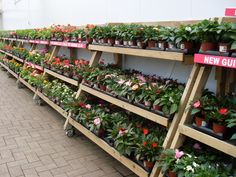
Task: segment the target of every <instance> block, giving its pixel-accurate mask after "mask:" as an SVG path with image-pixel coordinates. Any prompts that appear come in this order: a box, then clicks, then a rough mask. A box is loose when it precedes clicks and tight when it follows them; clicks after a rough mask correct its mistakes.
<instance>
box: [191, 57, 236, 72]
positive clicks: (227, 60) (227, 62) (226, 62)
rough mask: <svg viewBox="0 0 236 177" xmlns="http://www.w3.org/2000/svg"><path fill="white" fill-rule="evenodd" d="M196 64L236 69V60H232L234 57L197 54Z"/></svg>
mask: <svg viewBox="0 0 236 177" xmlns="http://www.w3.org/2000/svg"><path fill="white" fill-rule="evenodd" d="M194 62H195V63H202V64H206V65H213V66H222V67H227V68H234V69H236V58H232V57H225V56H215V55H205V54H195V55H194Z"/></svg>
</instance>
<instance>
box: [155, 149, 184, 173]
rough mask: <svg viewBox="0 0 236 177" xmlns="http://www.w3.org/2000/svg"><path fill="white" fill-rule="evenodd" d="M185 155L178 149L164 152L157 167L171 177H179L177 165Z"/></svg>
mask: <svg viewBox="0 0 236 177" xmlns="http://www.w3.org/2000/svg"><path fill="white" fill-rule="evenodd" d="M184 155H185V153H184V152H183V151H179V150H178V149H176V150H174V149H166V150H163V151H162V153H161V155H160V156H159V158H158V163H157V167H159V168H161V171H162V173H164V174H168V176H169V177H177V173H176V172H177V169H176V163H177V161H179V160H180V159H181V158H182V157H183V156H184Z"/></svg>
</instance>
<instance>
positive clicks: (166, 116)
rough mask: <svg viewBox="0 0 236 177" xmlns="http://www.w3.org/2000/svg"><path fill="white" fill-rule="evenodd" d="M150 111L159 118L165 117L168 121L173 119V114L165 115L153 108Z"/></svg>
mask: <svg viewBox="0 0 236 177" xmlns="http://www.w3.org/2000/svg"><path fill="white" fill-rule="evenodd" d="M151 111H152V112H153V113H155V114H158V115H161V116H163V117H165V118H167V119H170V120H171V119H173V117H174V114H172V115H165V114H164V113H163V112H162V111H158V110H154V109H153V108H151Z"/></svg>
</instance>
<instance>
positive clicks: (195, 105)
mask: <svg viewBox="0 0 236 177" xmlns="http://www.w3.org/2000/svg"><path fill="white" fill-rule="evenodd" d="M200 106H201V102H200V101H199V100H197V101H196V102H195V103H194V104H193V107H194V108H199V107H200Z"/></svg>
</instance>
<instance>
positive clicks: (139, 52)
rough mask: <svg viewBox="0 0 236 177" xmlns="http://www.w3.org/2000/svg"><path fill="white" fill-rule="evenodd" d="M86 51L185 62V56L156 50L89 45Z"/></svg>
mask: <svg viewBox="0 0 236 177" xmlns="http://www.w3.org/2000/svg"><path fill="white" fill-rule="evenodd" d="M88 49H89V50H94V51H102V52H108V53H119V54H125V55H134V56H140V57H150V58H158V59H164V60H174V61H182V62H184V61H185V54H184V53H180V52H169V51H157V50H148V49H133V48H125V47H111V46H102V45H89V46H88ZM186 56H188V55H186ZM192 58H193V56H192ZM188 60H189V57H188Z"/></svg>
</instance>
